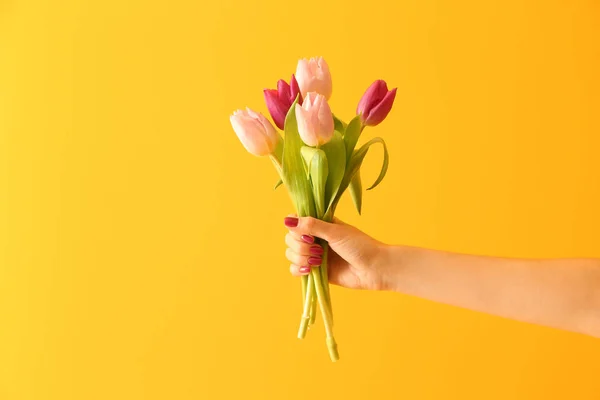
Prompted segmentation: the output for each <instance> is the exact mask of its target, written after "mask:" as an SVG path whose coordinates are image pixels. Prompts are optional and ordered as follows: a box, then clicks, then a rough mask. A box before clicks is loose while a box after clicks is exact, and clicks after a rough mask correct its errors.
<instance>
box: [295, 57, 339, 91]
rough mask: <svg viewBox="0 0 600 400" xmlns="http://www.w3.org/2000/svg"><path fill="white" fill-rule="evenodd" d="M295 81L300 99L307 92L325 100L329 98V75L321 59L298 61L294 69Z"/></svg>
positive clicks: (330, 88)
mask: <svg viewBox="0 0 600 400" xmlns="http://www.w3.org/2000/svg"><path fill="white" fill-rule="evenodd" d="M296 79H297V80H298V86H299V87H300V93H302V97H304V98H305V97H306V94H307V93H309V92H316V93H319V94H322V95H323V96H325V99H326V100H329V99H330V98H331V90H332V84H331V74H330V73H329V66H328V65H327V63H326V62H325V60H324V59H323V57H318V58H314V57H313V58H311V59H309V60H307V59H305V58H303V59H301V60H299V61H298V66H297V67H296Z"/></svg>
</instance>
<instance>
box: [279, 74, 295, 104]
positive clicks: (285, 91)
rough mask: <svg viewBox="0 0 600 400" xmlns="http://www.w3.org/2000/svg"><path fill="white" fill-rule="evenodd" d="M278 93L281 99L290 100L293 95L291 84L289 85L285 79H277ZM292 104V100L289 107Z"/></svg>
mask: <svg viewBox="0 0 600 400" xmlns="http://www.w3.org/2000/svg"><path fill="white" fill-rule="evenodd" d="M277 95H278V97H279V101H283V100H286V102H287V101H289V98H290V96H291V88H290V85H288V83H287V82H286V81H284V80H283V79H280V80H279V81H277ZM291 105H292V102H291V101H290V102H289V104H288V105H287V106H288V108H289V106H291Z"/></svg>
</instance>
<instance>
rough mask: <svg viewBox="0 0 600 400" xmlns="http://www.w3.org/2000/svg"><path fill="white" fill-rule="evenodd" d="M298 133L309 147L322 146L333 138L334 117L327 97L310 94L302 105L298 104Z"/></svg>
mask: <svg viewBox="0 0 600 400" xmlns="http://www.w3.org/2000/svg"><path fill="white" fill-rule="evenodd" d="M296 119H297V120H298V133H299V134H300V138H302V141H303V142H304V143H306V144H307V145H309V146H320V145H322V144H325V143H327V142H329V141H330V140H331V137H332V136H333V131H334V126H333V115H332V114H331V108H329V104H327V100H326V99H325V96H323V95H321V94H317V93H314V92H310V93H308V94H307V95H306V97H305V98H304V103H302V105H300V104H296Z"/></svg>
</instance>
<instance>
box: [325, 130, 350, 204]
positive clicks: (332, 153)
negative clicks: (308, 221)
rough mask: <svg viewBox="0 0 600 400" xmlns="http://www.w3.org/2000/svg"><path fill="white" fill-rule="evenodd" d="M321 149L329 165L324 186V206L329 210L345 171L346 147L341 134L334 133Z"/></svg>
mask: <svg viewBox="0 0 600 400" xmlns="http://www.w3.org/2000/svg"><path fill="white" fill-rule="evenodd" d="M321 149H322V150H323V151H324V152H325V154H326V155H327V162H328V163H329V176H328V177H327V184H326V186H325V204H326V208H327V209H329V207H331V204H332V203H333V201H334V200H335V197H336V194H337V192H338V189H339V187H340V184H341V183H342V179H344V172H345V171H346V145H345V144H344V138H343V137H342V133H341V132H338V131H335V132H334V133H333V137H332V138H331V140H330V141H329V142H327V143H326V144H324V145H323V146H321Z"/></svg>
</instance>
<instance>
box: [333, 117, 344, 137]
mask: <svg viewBox="0 0 600 400" xmlns="http://www.w3.org/2000/svg"><path fill="white" fill-rule="evenodd" d="M333 124H334V126H335V130H336V131H338V132H339V133H341V134H342V135H343V134H344V132H345V131H346V126H347V124H346V123H345V122H344V121H342V120H341V119H339V118H338V117H336V116H335V115H334V116H333Z"/></svg>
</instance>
